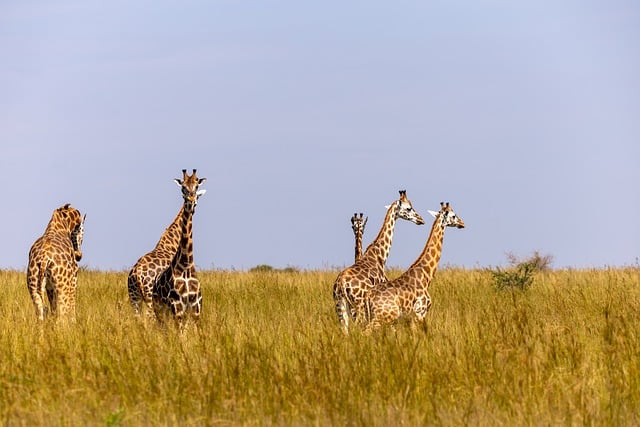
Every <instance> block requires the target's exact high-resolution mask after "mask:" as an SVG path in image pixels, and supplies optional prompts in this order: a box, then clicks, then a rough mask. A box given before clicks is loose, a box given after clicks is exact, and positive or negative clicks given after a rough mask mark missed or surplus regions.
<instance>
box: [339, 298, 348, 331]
mask: <svg viewBox="0 0 640 427" xmlns="http://www.w3.org/2000/svg"><path fill="white" fill-rule="evenodd" d="M336 314H337V315H338V321H339V322H340V326H342V329H343V330H344V332H345V333H346V334H348V333H349V313H348V308H347V300H346V299H345V298H344V297H342V298H340V299H338V301H337V302H336Z"/></svg>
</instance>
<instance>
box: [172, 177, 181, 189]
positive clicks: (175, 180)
mask: <svg viewBox="0 0 640 427" xmlns="http://www.w3.org/2000/svg"><path fill="white" fill-rule="evenodd" d="M173 182H175V183H176V184H178V187H182V181H181V180H179V179H178V178H176V179H174V180H173Z"/></svg>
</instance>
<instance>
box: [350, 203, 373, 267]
mask: <svg viewBox="0 0 640 427" xmlns="http://www.w3.org/2000/svg"><path fill="white" fill-rule="evenodd" d="M362 215H363V214H362V212H360V216H359V217H358V214H357V213H354V214H353V216H352V217H351V229H352V230H353V235H354V236H355V238H356V255H355V259H354V262H357V261H358V259H360V257H361V256H362V235H363V234H364V227H365V226H366V225H367V220H368V219H369V217H365V218H362Z"/></svg>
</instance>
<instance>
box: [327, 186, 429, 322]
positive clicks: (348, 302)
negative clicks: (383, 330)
mask: <svg viewBox="0 0 640 427" xmlns="http://www.w3.org/2000/svg"><path fill="white" fill-rule="evenodd" d="M397 218H401V219H404V220H407V221H411V222H413V223H414V224H418V225H422V224H424V220H423V219H422V217H421V216H420V215H419V214H418V212H416V211H415V209H413V205H412V204H411V201H410V200H409V199H408V198H407V193H406V191H405V190H400V198H399V199H398V200H396V201H394V202H393V203H392V204H391V205H390V206H387V214H386V215H385V218H384V222H383V223H382V228H381V229H380V231H379V232H378V235H377V236H376V238H375V239H374V240H373V242H371V244H369V246H368V247H367V249H366V250H365V252H364V254H362V257H360V258H359V259H358V261H356V262H355V264H353V265H352V266H350V267H347V268H346V269H345V270H343V271H342V272H341V273H340V274H339V275H338V277H337V278H336V280H335V282H334V284H333V300H334V302H335V307H336V314H337V315H338V320H339V321H340V324H341V326H342V328H343V330H344V331H345V332H346V333H348V332H349V318H350V317H351V318H352V319H353V320H354V321H357V320H358V318H359V317H361V316H362V314H363V312H364V304H365V297H366V296H367V294H368V293H369V292H370V291H371V289H373V287H374V286H376V285H377V284H378V283H381V282H386V281H387V276H386V273H385V271H384V267H385V264H386V262H387V258H388V256H389V251H390V249H391V241H392V238H393V229H394V227H395V224H396V219H397Z"/></svg>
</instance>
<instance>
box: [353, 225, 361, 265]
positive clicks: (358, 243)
mask: <svg viewBox="0 0 640 427" xmlns="http://www.w3.org/2000/svg"><path fill="white" fill-rule="evenodd" d="M355 255H356V256H355V258H354V259H355V260H356V261H358V259H360V257H361V256H362V233H360V232H357V233H356V253H355Z"/></svg>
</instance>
